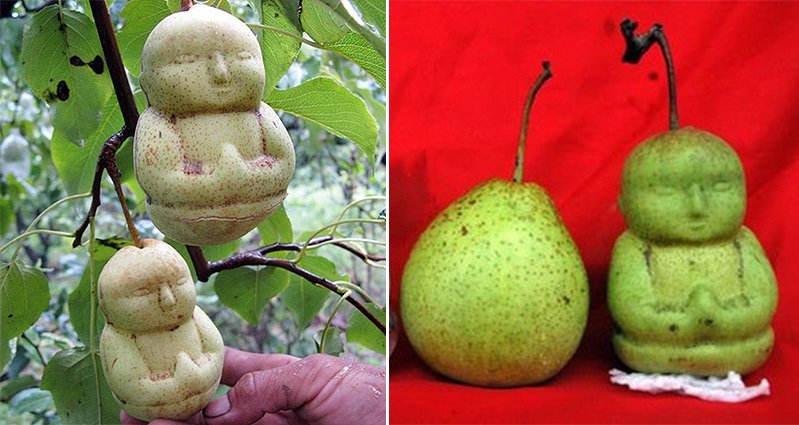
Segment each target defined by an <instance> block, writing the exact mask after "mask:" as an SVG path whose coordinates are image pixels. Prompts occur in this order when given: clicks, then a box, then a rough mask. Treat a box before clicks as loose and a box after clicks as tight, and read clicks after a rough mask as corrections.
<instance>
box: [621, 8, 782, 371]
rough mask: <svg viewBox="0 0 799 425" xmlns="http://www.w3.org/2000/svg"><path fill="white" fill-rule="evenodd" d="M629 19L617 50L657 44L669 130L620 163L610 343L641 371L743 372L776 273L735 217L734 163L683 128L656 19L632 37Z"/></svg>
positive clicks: (754, 360) (761, 330)
mask: <svg viewBox="0 0 799 425" xmlns="http://www.w3.org/2000/svg"><path fill="white" fill-rule="evenodd" d="M637 26H638V24H637V23H636V22H634V21H632V20H629V19H625V20H624V21H623V22H622V23H621V31H622V34H623V35H624V38H625V42H626V44H627V49H626V51H625V53H624V57H623V59H622V60H623V61H624V62H629V63H638V61H639V60H640V59H641V57H642V56H643V55H644V54H645V53H646V51H647V49H648V48H649V47H650V46H652V45H655V44H657V45H658V46H660V48H661V51H662V53H663V57H664V61H665V62H666V75H667V76H668V82H669V130H668V131H665V132H662V133H659V134H656V135H654V136H652V137H650V138H649V139H647V140H645V141H643V142H642V143H641V144H639V145H638V147H636V148H635V149H634V150H633V152H632V153H631V154H630V156H629V157H627V160H626V161H625V163H624V170H623V172H622V185H621V195H620V196H619V207H620V209H621V212H622V214H623V215H624V218H625V220H626V221H627V225H628V226H629V229H628V230H627V231H625V232H624V233H623V234H622V235H621V236H620V237H619V239H618V240H617V241H616V246H615V247H614V249H613V258H612V260H611V264H610V276H609V278H608V307H609V309H610V313H611V315H612V317H613V320H614V322H615V324H616V328H615V332H614V335H613V347H614V349H615V351H616V354H617V356H618V357H619V359H621V361H622V362H624V363H625V364H626V365H627V366H629V367H630V368H632V369H634V370H637V371H639V372H645V373H680V374H682V373H687V374H692V375H700V376H722V375H726V374H727V373H728V372H730V371H734V372H737V373H739V374H746V373H749V372H751V371H753V370H754V369H756V368H758V367H759V366H760V365H762V364H763V363H764V362H765V361H766V359H767V358H768V356H769V354H770V353H771V349H772V347H773V345H774V331H773V330H772V328H771V318H772V316H773V315H774V311H775V309H776V307H777V283H776V279H775V276H774V272H773V270H772V269H771V265H770V263H769V261H768V258H766V254H765V253H764V251H763V248H762V247H761V246H760V243H759V242H758V240H757V238H756V237H755V235H754V234H753V233H752V231H751V230H749V229H748V228H746V227H745V226H743V219H744V211H745V209H746V182H745V180H744V171H743V166H742V165H741V161H740V159H739V158H738V155H737V154H736V153H735V151H734V150H733V149H732V147H730V146H729V145H728V144H727V143H725V142H724V141H723V140H722V139H720V138H719V137H717V136H715V135H713V134H711V133H708V132H706V131H702V130H698V129H695V128H691V127H680V125H679V119H678V114H677V94H676V93H677V89H676V83H675V77H674V66H673V63H672V59H671V54H670V51H669V48H668V42H667V40H666V36H665V33H664V32H663V26H662V25H660V24H655V25H654V26H653V27H652V28H651V29H650V30H649V31H648V32H646V33H644V34H641V35H636V34H635V29H636V28H637Z"/></svg>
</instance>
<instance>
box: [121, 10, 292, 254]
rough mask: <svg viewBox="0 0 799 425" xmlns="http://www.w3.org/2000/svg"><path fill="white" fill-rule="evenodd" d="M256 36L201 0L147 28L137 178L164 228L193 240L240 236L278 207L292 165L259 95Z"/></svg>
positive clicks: (281, 131) (276, 122) (287, 142)
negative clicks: (146, 103) (145, 101)
mask: <svg viewBox="0 0 799 425" xmlns="http://www.w3.org/2000/svg"><path fill="white" fill-rule="evenodd" d="M264 75H265V74H264V65H263V61H262V59H261V50H260V46H259V44H258V40H257V39H256V37H255V35H254V34H253V33H252V31H250V30H249V29H248V28H247V26H246V25H245V24H244V23H243V22H241V21H240V20H239V19H237V18H235V17H234V16H232V15H230V14H228V13H226V12H223V11H221V10H218V9H215V8H213V7H210V6H206V5H202V4H198V5H194V6H192V7H191V8H190V9H189V10H188V11H185V12H177V13H174V14H172V15H170V16H168V17H167V18H165V19H164V20H163V21H161V22H160V23H159V24H158V25H157V26H156V27H155V29H153V31H152V32H151V33H150V36H149V37H148V38H147V41H146V43H145V45H144V49H143V51H142V73H141V80H140V81H141V87H142V89H143V90H144V92H145V94H146V95H147V101H148V103H149V106H148V108H147V109H146V110H145V111H144V112H143V113H142V115H141V117H140V118H139V122H138V125H137V127H136V134H135V139H134V165H135V170H136V178H137V179H138V181H139V184H140V185H141V187H142V189H144V191H145V192H146V194H147V211H148V213H149V215H150V218H151V219H152V221H153V223H154V224H155V226H156V227H158V229H159V230H161V231H162V232H163V233H164V234H165V235H167V236H169V237H170V238H173V239H175V240H177V241H179V242H182V243H185V244H189V245H212V244H220V243H225V242H228V241H231V240H234V239H237V238H239V237H241V236H243V235H244V234H246V233H247V232H249V231H250V230H252V229H253V228H255V226H256V225H257V224H258V223H260V222H261V221H262V220H263V219H264V218H265V217H266V216H268V215H269V214H270V213H271V212H272V211H274V210H275V209H276V208H277V207H279V206H280V204H281V203H282V202H283V199H284V198H285V197H286V188H287V187H288V184H289V181H290V180H291V177H292V175H293V173H294V147H293V145H292V142H291V139H290V138H289V135H288V132H287V131H286V128H285V127H284V126H283V124H282V123H281V121H280V119H279V118H278V116H277V114H276V113H275V112H274V110H272V108H270V107H269V105H267V104H266V103H264V102H262V101H261V96H262V95H263V91H264Z"/></svg>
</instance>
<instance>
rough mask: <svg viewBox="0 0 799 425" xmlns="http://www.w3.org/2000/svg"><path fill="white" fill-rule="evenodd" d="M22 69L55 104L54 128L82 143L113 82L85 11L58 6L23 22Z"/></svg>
mask: <svg viewBox="0 0 799 425" xmlns="http://www.w3.org/2000/svg"><path fill="white" fill-rule="evenodd" d="M22 68H23V71H24V73H25V78H26V80H27V81H28V84H29V85H30V87H31V90H33V92H34V93H35V94H36V95H37V96H39V97H40V98H42V99H44V100H46V101H47V102H48V103H49V104H50V106H51V107H52V108H53V109H54V112H55V115H54V117H53V127H54V130H55V132H56V133H61V134H62V136H63V137H64V138H66V139H67V140H69V141H71V142H73V143H76V144H78V145H80V144H82V143H83V142H84V140H86V139H88V138H89V137H90V136H91V135H92V134H93V133H94V132H95V130H96V128H97V123H98V121H99V119H100V115H99V114H98V111H100V109H101V108H102V107H103V105H104V104H105V102H106V100H107V99H108V97H109V96H111V93H112V87H111V81H110V79H109V76H108V66H107V65H106V63H105V59H103V53H102V50H101V48H100V41H99V39H98V37H97V32H96V30H95V28H94V25H93V24H92V22H91V20H90V19H89V18H88V17H87V16H86V15H84V14H82V13H79V12H75V11H72V10H67V9H63V8H61V7H60V6H58V5H54V6H48V7H46V8H44V9H42V10H41V11H39V12H37V13H36V14H35V15H33V17H32V18H31V19H30V21H29V22H28V23H27V24H26V25H25V33H24V36H23V40H22Z"/></svg>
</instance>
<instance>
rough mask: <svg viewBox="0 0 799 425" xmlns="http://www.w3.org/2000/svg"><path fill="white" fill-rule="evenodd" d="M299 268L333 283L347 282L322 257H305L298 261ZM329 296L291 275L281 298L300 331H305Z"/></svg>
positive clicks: (327, 291)
mask: <svg viewBox="0 0 799 425" xmlns="http://www.w3.org/2000/svg"><path fill="white" fill-rule="evenodd" d="M299 266H300V267H302V268H303V269H305V270H307V271H309V272H311V273H313V274H315V275H317V276H320V277H323V278H325V279H328V280H330V281H333V282H335V281H340V280H348V277H347V276H346V275H340V274H339V273H338V271H337V270H336V265H335V264H334V263H333V262H331V261H330V260H328V259H327V258H324V257H319V256H315V255H305V256H304V257H303V258H302V260H300V263H299ZM330 294H331V292H330V291H329V290H328V289H326V288H322V287H319V286H316V285H314V284H312V283H311V282H308V281H307V280H305V279H303V278H301V277H299V276H297V275H294V274H292V275H291V281H290V282H289V286H288V287H287V288H286V289H285V290H284V291H283V294H282V296H281V297H282V299H283V303H284V304H285V305H286V307H288V308H289V310H291V311H292V312H293V313H294V315H295V316H296V319H297V325H298V326H299V327H300V328H301V329H305V328H307V327H308V324H310V323H311V320H313V318H314V317H316V315H317V314H318V313H319V310H321V309H322V307H323V306H324V305H325V301H326V300H327V297H328V296H330Z"/></svg>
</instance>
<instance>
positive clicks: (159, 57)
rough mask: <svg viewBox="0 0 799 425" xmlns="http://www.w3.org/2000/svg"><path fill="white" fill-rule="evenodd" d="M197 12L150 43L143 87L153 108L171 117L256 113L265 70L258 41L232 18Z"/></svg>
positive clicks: (160, 32) (172, 24)
mask: <svg viewBox="0 0 799 425" xmlns="http://www.w3.org/2000/svg"><path fill="white" fill-rule="evenodd" d="M195 7H199V8H200V10H199V11H193V15H192V16H191V17H185V15H188V14H184V15H177V16H176V18H175V19H173V20H172V21H171V22H170V25H165V26H161V27H158V30H157V31H154V34H153V35H151V36H150V38H148V40H147V43H146V46H145V48H144V53H143V55H142V75H141V85H142V87H143V89H144V90H145V92H146V93H147V99H148V101H149V103H150V105H151V106H153V107H155V108H157V109H159V110H161V111H162V112H165V113H172V114H190V113H195V112H211V111H216V112H222V111H224V112H231V111H245V110H250V109H253V108H255V107H257V106H258V104H259V102H260V98H261V95H262V94H263V87H264V65H263V62H262V61H261V52H260V48H259V46H258V41H257V39H256V38H255V35H254V34H253V33H252V32H251V31H250V30H249V29H247V27H246V26H243V25H242V24H241V22H239V21H238V20H237V19H236V18H234V17H232V16H231V15H228V14H226V13H224V12H221V11H218V10H216V9H214V8H211V7H208V6H204V5H197V6H195ZM198 12H200V13H198Z"/></svg>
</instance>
